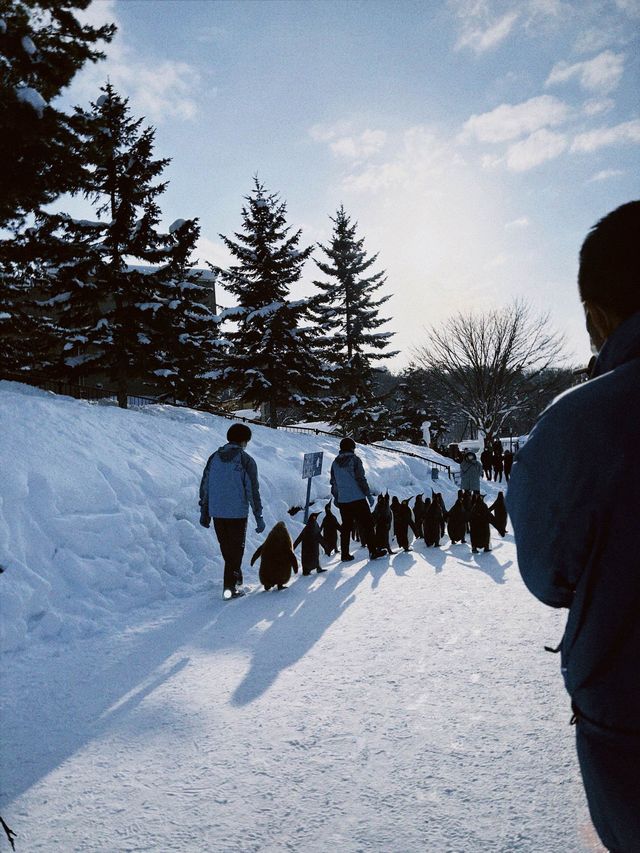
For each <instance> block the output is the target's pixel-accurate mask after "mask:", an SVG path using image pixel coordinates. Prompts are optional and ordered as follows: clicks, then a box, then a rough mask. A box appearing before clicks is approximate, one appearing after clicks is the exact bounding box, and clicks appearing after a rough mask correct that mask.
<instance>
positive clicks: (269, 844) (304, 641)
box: [0, 382, 601, 853]
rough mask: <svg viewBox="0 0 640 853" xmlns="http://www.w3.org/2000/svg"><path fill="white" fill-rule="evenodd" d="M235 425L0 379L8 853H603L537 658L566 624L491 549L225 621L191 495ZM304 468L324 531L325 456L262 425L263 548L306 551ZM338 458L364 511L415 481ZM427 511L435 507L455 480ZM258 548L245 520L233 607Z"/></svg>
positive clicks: (273, 595) (422, 550) (505, 544)
mask: <svg viewBox="0 0 640 853" xmlns="http://www.w3.org/2000/svg"><path fill="white" fill-rule="evenodd" d="M228 426H229V423H228V421H225V420H223V419H220V418H216V417H215V416H211V415H206V414H204V413H201V412H192V411H189V410H177V409H174V408H172V407H170V406H167V407H163V406H152V407H148V408H145V409H144V410H140V411H128V412H123V411H121V410H119V409H117V408H115V407H113V406H109V405H102V404H91V403H86V402H81V401H77V400H70V399H68V398H64V397H57V396H55V395H52V394H49V393H46V392H42V391H38V390H36V389H33V388H28V387H26V386H22V385H17V384H16V383H10V382H0V435H1V436H2V441H0V471H1V472H2V476H1V477H0V565H1V566H2V567H3V568H4V569H5V571H4V572H3V573H2V574H0V608H1V611H2V618H1V619H0V644H1V647H2V649H3V650H4V653H3V654H2V657H1V658H0V667H1V682H0V723H1V728H0V745H1V749H0V783H1V785H0V788H1V794H0V812H1V813H2V815H3V817H4V818H5V820H6V821H7V823H8V824H9V826H11V827H12V828H13V829H14V830H15V831H16V833H17V838H16V842H17V850H18V853H33V851H47V853H51V851H60V853H81V852H82V853H93V851H101V853H124V851H156V853H168V851H180V853H210V852H211V853H249V851H261V853H263V851H264V853H276V851H278V852H279V851H296V853H297V852H298V851H299V853H333V851H336V853H359V851H362V853H449V851H450V853H485V851H488V852H489V853H491V851H500V853H507V851H509V853H510V852H511V851H520V853H582V851H592V850H598V849H601V848H599V847H598V846H597V845H594V844H593V843H592V842H591V840H590V838H591V834H590V829H589V826H590V825H589V821H588V817H587V810H586V805H585V802H584V796H583V793H582V789H581V785H580V781H579V775H578V769H577V762H576V758H575V754H574V745H573V738H574V730H573V728H572V727H570V726H569V725H568V722H569V716H570V709H569V703H568V699H567V696H566V695H565V692H564V689H563V687H562V684H561V679H560V674H559V671H558V670H559V664H558V659H557V656H553V655H549V654H547V653H545V652H544V651H543V646H544V645H545V644H547V645H550V644H555V642H557V640H558V639H559V637H560V636H561V633H562V629H563V625H564V619H565V615H564V613H562V612H557V611H552V610H549V609H548V608H545V607H543V606H542V605H541V604H538V603H537V602H536V601H535V600H534V599H533V598H532V597H531V596H530V595H529V594H528V592H527V591H526V589H525V588H524V586H523V584H522V581H521V580H520V577H519V574H518V571H517V567H516V564H515V560H516V555H515V549H514V546H513V541H512V539H511V537H510V535H508V536H507V538H506V539H505V540H501V539H500V538H499V537H498V536H497V535H494V550H493V552H492V553H488V554H484V553H481V554H477V555H473V554H472V553H471V549H470V547H469V545H456V546H452V545H451V544H450V543H449V541H448V540H447V539H444V540H443V543H442V547H441V548H439V549H435V548H431V549H427V548H426V547H425V546H424V545H422V544H421V543H418V544H417V545H416V547H415V550H414V551H413V552H412V553H409V554H400V553H397V554H394V555H392V556H390V557H387V558H383V559H381V560H377V561H375V562H372V563H370V562H367V561H365V560H364V559H363V556H364V553H365V552H364V551H362V550H360V551H356V552H355V553H356V556H357V559H356V560H355V561H354V562H353V563H348V564H342V563H339V562H338V560H337V558H335V557H334V558H333V559H332V560H331V561H328V563H327V567H328V569H329V571H328V572H327V573H325V574H323V575H313V576H311V577H308V578H303V577H300V576H299V577H297V578H295V579H294V580H293V581H292V583H291V585H290V587H289V588H288V589H287V590H284V591H282V592H276V591H271V592H269V593H264V592H260V591H258V590H256V591H254V592H252V593H251V594H250V595H248V596H247V597H245V598H243V599H240V600H238V601H231V602H223V601H222V598H221V593H222V589H221V566H220V558H219V553H218V550H217V547H216V545H215V540H214V536H213V532H212V531H211V530H204V529H203V528H201V527H200V526H199V525H198V515H199V513H198V506H197V487H198V483H199V480H200V475H201V472H202V468H203V467H204V463H205V461H206V459H207V457H208V455H209V454H210V453H211V452H212V451H213V450H215V448H216V447H218V446H219V445H220V444H222V443H224V440H225V438H224V436H225V433H226V430H227V428H228ZM411 449H413V448H411ZM317 450H322V451H324V453H325V464H324V468H323V474H322V476H320V477H316V478H314V481H313V490H312V496H313V498H314V500H316V502H317V504H316V506H319V507H320V508H322V507H323V506H324V502H325V501H326V500H327V499H328V496H329V483H328V470H329V466H330V463H331V460H332V458H333V457H334V456H335V453H336V452H337V442H336V440H335V439H333V438H332V437H330V436H329V437H328V436H318V437H315V436H303V435H291V434H287V433H285V432H281V431H278V432H274V431H273V430H269V429H266V428H264V427H256V428H255V429H254V436H253V439H252V442H251V445H250V451H251V453H252V454H253V455H254V456H255V458H256V460H257V462H258V467H259V473H260V486H261V491H262V497H263V502H264V504H265V520H266V522H267V529H269V528H270V527H271V526H272V525H273V524H274V523H275V522H276V521H277V520H279V519H284V520H286V522H287V525H288V526H289V529H290V531H291V532H292V534H293V536H294V537H295V536H296V535H297V533H298V532H299V530H300V527H301V525H300V520H299V519H300V515H301V514H300V513H299V514H298V515H297V516H295V517H293V518H292V517H291V516H290V515H288V514H287V510H288V508H289V507H291V506H292V505H294V504H296V503H300V501H301V499H304V492H305V483H304V481H303V480H302V479H301V476H300V472H301V464H302V456H303V453H305V452H309V451H317ZM358 452H359V454H360V455H361V456H362V458H363V460H364V464H365V468H366V471H367V476H368V478H369V482H370V483H371V485H372V487H373V488H374V490H375V491H384V490H386V489H388V490H389V491H390V492H391V493H392V494H396V495H398V496H400V497H401V498H405V497H408V496H410V495H415V494H416V493H417V492H427V493H428V492H429V490H430V488H431V486H432V485H435V483H434V482H433V481H432V480H431V474H432V472H431V469H430V466H429V465H428V464H426V463H424V462H423V461H422V460H419V459H413V458H408V457H402V456H401V455H400V454H391V453H386V452H384V451H382V450H380V449H377V448H372V447H361V448H359V449H358ZM443 461H446V460H443ZM436 488H437V489H438V490H441V491H442V492H443V494H444V498H445V500H446V502H447V505H448V506H451V504H452V503H453V500H454V498H455V493H456V486H455V483H453V481H449V480H448V479H442V478H441V479H440V480H439V482H438V484H437V485H436ZM483 488H486V490H487V492H488V496H489V497H488V500H492V499H493V496H494V495H495V491H496V487H495V486H494V485H493V484H485V485H484V486H483ZM262 538H263V537H258V536H257V535H256V534H255V532H254V528H253V525H251V524H250V525H249V530H248V542H247V551H246V553H245V576H246V578H247V580H248V581H249V583H252V584H254V583H255V581H256V571H255V569H249V568H248V565H247V564H248V558H249V557H250V555H251V554H252V553H253V550H255V548H256V546H257V544H258V543H259V542H260V541H261V540H262ZM5 849H7V843H6V841H5V839H4V838H3V837H0V851H4V850H5Z"/></svg>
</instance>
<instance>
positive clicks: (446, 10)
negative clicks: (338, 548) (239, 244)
mask: <svg viewBox="0 0 640 853" xmlns="http://www.w3.org/2000/svg"><path fill="white" fill-rule="evenodd" d="M86 14H87V16H88V17H89V18H91V20H93V21H96V22H97V21H100V22H101V21H103V20H112V21H115V22H116V23H117V24H118V27H119V33H118V36H117V37H116V40H115V41H114V43H113V44H112V45H111V46H110V47H109V48H108V53H109V57H108V59H107V61H105V62H102V63H99V64H98V65H96V66H92V67H90V68H88V69H86V70H83V71H82V72H81V74H80V75H79V76H78V78H77V79H76V81H75V82H74V85H73V88H72V90H71V92H70V93H69V97H70V98H71V99H72V100H73V101H74V102H78V103H86V102H87V101H88V100H89V99H95V97H96V95H97V92H98V88H99V86H100V85H101V83H102V82H104V80H105V79H106V77H107V76H109V77H110V79H111V81H112V82H113V84H114V85H115V87H116V88H117V89H118V90H119V91H120V93H121V94H123V95H127V96H128V97H129V98H130V101H131V106H132V109H133V111H134V113H135V114H136V115H144V116H146V118H147V120H148V122H149V123H151V124H153V125H155V126H156V127H157V150H158V154H160V155H162V156H169V157H171V158H172V163H171V165H170V166H169V168H168V170H167V173H166V175H167V178H168V179H169V181H170V185H169V188H168V190H167V192H166V193H165V195H164V196H163V198H162V200H161V204H162V209H163V212H164V215H165V224H166V225H168V224H169V223H170V222H172V221H173V220H174V219H176V218H178V217H183V218H186V217H192V216H197V217H199V219H200V223H201V227H202V238H201V242H200V246H199V257H200V260H201V261H203V260H205V259H208V260H211V261H214V262H217V263H221V264H224V263H225V262H226V261H227V260H228V254H227V253H226V250H225V249H224V247H223V245H222V243H221V240H220V238H219V236H218V235H219V233H220V232H221V233H224V234H230V233H231V232H233V231H234V230H237V229H238V228H239V227H240V209H241V205H242V200H243V196H244V195H246V193H247V192H248V191H249V190H250V187H251V182H252V176H253V175H254V174H255V173H258V174H259V176H260V178H261V180H262V181H263V182H264V183H265V184H266V186H267V188H268V189H269V190H273V191H278V192H279V193H280V194H281V196H282V198H283V199H285V200H286V201H287V204H288V210H289V218H290V222H291V224H292V225H295V226H296V227H301V228H302V229H303V243H304V244H305V245H306V244H309V243H315V242H318V241H325V240H326V239H327V237H328V236H329V234H330V226H331V223H330V221H329V215H332V214H333V213H334V212H335V210H336V208H337V207H338V206H339V205H340V204H341V203H342V204H344V205H345V208H346V209H347V212H349V213H350V214H351V215H352V217H353V218H354V219H356V220H357V221H358V222H359V225H360V231H361V233H362V235H363V236H364V237H365V240H366V243H365V245H366V246H367V248H368V249H369V251H370V252H379V253H380V255H379V265H380V267H383V268H385V269H386V270H387V273H388V283H387V288H388V292H390V293H392V294H393V296H392V299H391V300H390V301H389V302H388V303H387V304H386V306H385V308H386V309H388V310H387V313H388V315H389V316H390V317H392V321H391V323H390V329H392V330H394V331H395V332H396V333H397V334H396V337H395V339H394V345H395V348H398V349H401V350H402V354H401V355H400V356H398V357H396V358H395V359H393V360H392V361H391V362H390V363H389V366H390V367H391V368H392V369H399V368H400V367H402V366H403V365H404V364H406V363H407V362H408V360H409V350H410V348H411V346H413V345H416V344H420V342H421V341H423V340H424V338H425V328H426V327H428V326H429V325H431V324H437V323H439V322H441V321H442V320H444V319H446V318H447V317H448V316H449V315H450V314H452V313H454V312H456V311H458V310H460V309H465V308H475V309H479V310H484V309H488V308H493V307H499V306H500V305H503V304H505V303H507V302H509V300H510V299H512V298H514V297H525V298H526V299H528V300H529V301H530V302H531V303H532V305H533V306H534V308H535V309H536V310H544V311H546V310H548V311H549V312H550V322H551V324H552V325H553V326H554V327H555V328H556V329H557V330H558V331H560V332H562V333H564V334H565V336H566V340H567V350H568V354H569V356H570V359H571V360H572V361H573V362H576V363H580V362H584V361H586V360H587V358H588V356H589V349H588V341H587V337H586V333H585V332H584V330H583V321H582V316H581V310H580V305H579V301H578V298H577V293H576V286H575V278H576V269H577V253H578V250H579V247H580V243H581V241H582V239H583V237H584V236H585V234H586V232H587V231H588V229H589V228H590V227H591V226H592V225H593V224H594V223H595V222H596V221H597V220H598V219H599V218H600V217H601V216H602V215H604V214H605V213H606V212H608V211H609V210H611V209H613V208H614V207H616V206H618V205H619V204H622V203H623V202H625V201H628V200H630V199H631V198H638V197H640V186H639V184H640V181H639V175H640V169H639V165H640V96H639V93H640V49H639V47H640V44H639V42H640V38H639V31H640V0H597V2H595V1H594V2H590V0H577V1H576V2H569V0H518V2H515V0H501V2H498V0H451V2H428V0H427V2H412V0H397V2H377V0H364V1H363V2H361V0H343V2H337V0H318V2H316V0H302V2H299V0H284V2H281V0H264V2H261V0H257V2H247V0H243V2H235V0H226V2H215V0H94V2H93V3H92V5H91V6H90V7H89V9H88V11H87V13H86ZM314 277H317V275H316V268H315V265H314V264H313V262H309V263H308V264H307V267H306V269H305V281H304V283H302V284H301V286H300V290H299V294H305V293H310V292H312V290H313V288H312V285H311V282H312V280H313V278H314ZM299 294H294V295H299Z"/></svg>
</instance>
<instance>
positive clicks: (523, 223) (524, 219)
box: [504, 216, 530, 231]
mask: <svg viewBox="0 0 640 853" xmlns="http://www.w3.org/2000/svg"><path fill="white" fill-rule="evenodd" d="M529 225H530V222H529V217H528V216H519V217H518V219H512V220H511V222H506V223H505V226H504V227H505V228H506V229H507V230H508V231H511V230H513V229H520V228H528V227H529Z"/></svg>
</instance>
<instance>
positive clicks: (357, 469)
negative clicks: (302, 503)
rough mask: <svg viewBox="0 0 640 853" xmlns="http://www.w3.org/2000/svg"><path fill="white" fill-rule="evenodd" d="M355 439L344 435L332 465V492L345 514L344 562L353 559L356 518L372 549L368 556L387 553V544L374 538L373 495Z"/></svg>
mask: <svg viewBox="0 0 640 853" xmlns="http://www.w3.org/2000/svg"><path fill="white" fill-rule="evenodd" d="M355 449H356V443H355V441H354V440H353V439H352V438H343V439H342V441H341V442H340V453H339V454H338V455H337V457H336V458H335V459H334V460H333V464H332V465H331V494H332V495H333V498H334V500H335V502H336V505H337V507H338V509H339V510H340V515H341V516H342V530H341V531H340V551H341V556H342V561H343V562H348V561H349V560H353V556H352V555H351V554H350V553H349V545H350V539H351V530H352V528H353V524H354V522H355V523H356V524H357V525H358V531H359V533H360V536H361V538H362V540H363V544H364V545H366V546H367V548H368V549H369V557H370V558H371V559H372V560H375V559H376V557H382V556H383V555H384V554H386V553H387V550H386V548H377V547H376V544H375V540H374V529H373V516H372V515H371V510H370V509H369V506H370V505H371V504H373V495H372V494H371V489H370V488H369V484H368V483H367V478H366V477H365V474H364V467H363V465H362V460H361V459H360V457H359V456H356V454H355V452H354V451H355Z"/></svg>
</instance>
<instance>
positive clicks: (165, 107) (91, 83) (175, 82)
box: [71, 0, 215, 124]
mask: <svg viewBox="0 0 640 853" xmlns="http://www.w3.org/2000/svg"><path fill="white" fill-rule="evenodd" d="M116 8H117V7H116V4H115V2H114V0H93V2H92V3H91V4H90V5H89V6H88V7H87V9H85V10H84V11H83V12H81V13H78V18H79V19H80V20H81V21H83V22H85V23H90V24H91V25H92V26H100V25H101V24H104V23H109V22H113V23H115V24H116V25H117V27H118V32H117V33H116V35H115V37H114V39H113V41H112V42H111V44H109V45H107V46H105V48H104V52H105V53H106V55H107V58H106V59H105V60H103V61H102V62H98V63H87V64H86V65H85V66H84V68H83V69H82V70H81V71H80V72H79V74H78V75H77V77H76V78H75V80H74V83H73V86H72V89H71V99H72V100H73V102H74V103H77V102H78V101H80V102H86V101H89V100H92V101H95V100H96V98H97V97H98V95H99V90H100V87H101V86H102V85H104V83H105V82H106V80H107V79H109V80H110V82H111V83H112V84H113V86H114V88H115V89H116V91H117V92H118V94H120V95H122V96H123V97H126V98H129V100H130V103H131V107H132V109H133V111H134V113H135V114H137V115H144V116H145V118H146V119H147V120H149V121H151V122H153V123H154V124H160V123H161V122H163V121H164V120H166V119H171V118H177V119H181V120H190V119H193V118H194V117H195V115H196V114H197V112H198V104H197V95H198V92H199V90H200V89H201V87H202V78H201V76H200V74H199V72H198V71H197V70H196V69H195V68H194V67H193V66H192V65H189V64H187V63H186V62H177V61H175V60H172V59H156V58H155V57H151V56H148V55H145V54H144V53H143V52H142V51H141V50H140V49H138V48H135V49H134V48H133V47H131V46H130V45H129V44H128V42H127V38H126V31H125V30H124V28H123V26H122V23H121V22H120V21H119V20H118V17H117V14H116ZM207 91H208V93H209V94H211V93H213V94H215V89H212V88H211V87H209V88H208V90H207Z"/></svg>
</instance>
